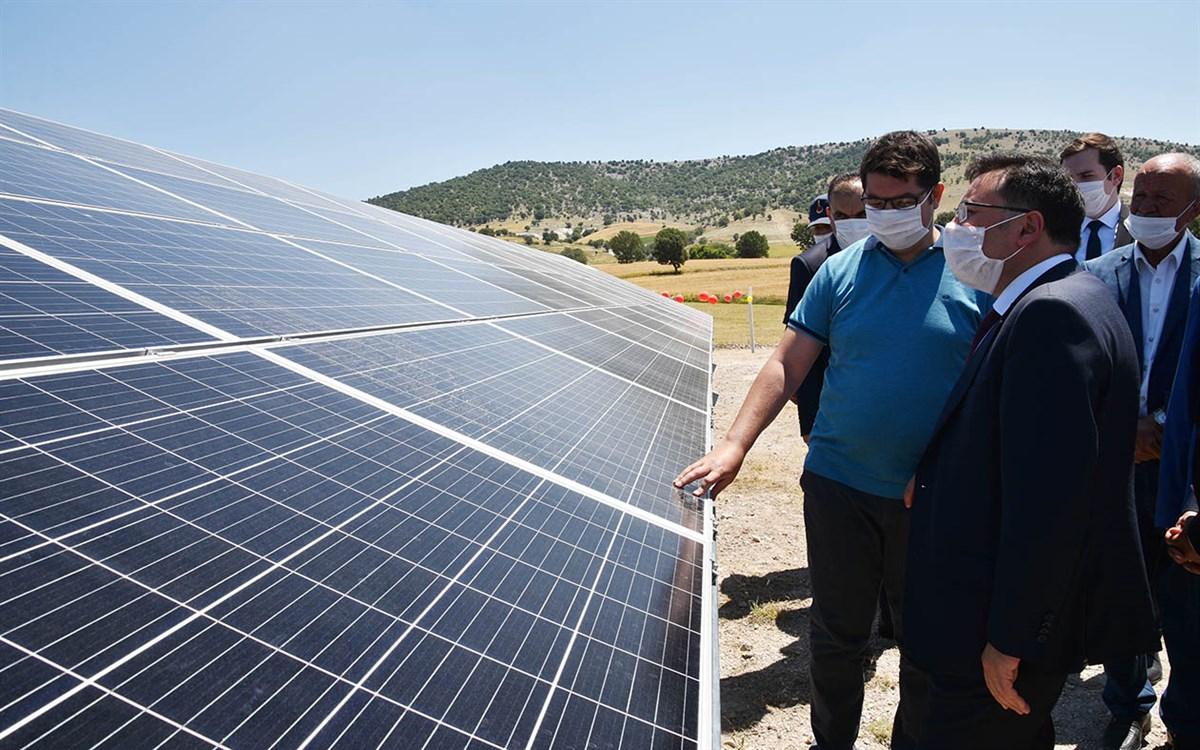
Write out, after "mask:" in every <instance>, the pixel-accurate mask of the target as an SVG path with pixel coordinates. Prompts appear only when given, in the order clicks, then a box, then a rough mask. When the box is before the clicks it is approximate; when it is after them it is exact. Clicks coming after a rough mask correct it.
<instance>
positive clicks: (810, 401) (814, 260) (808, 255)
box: [783, 237, 841, 435]
mask: <svg viewBox="0 0 1200 750" xmlns="http://www.w3.org/2000/svg"><path fill="white" fill-rule="evenodd" d="M840 250H841V247H839V246H838V244H837V237H832V238H830V240H829V248H828V249H827V250H826V249H812V250H805V251H804V252H802V253H799V254H798V255H794V256H792V266H791V276H790V277H789V279H788V298H787V307H785V308H784V314H783V323H784V325H787V322H788V318H790V317H791V316H792V311H793V310H795V309H796V305H798V304H800V299H801V298H802V297H803V296H804V292H805V290H806V289H808V285H809V284H810V283H811V282H812V280H813V277H814V276H816V275H817V270H818V269H820V268H821V266H822V265H823V264H824V263H825V261H826V260H828V258H829V256H830V255H834V254H836V253H838V252H839V251H840ZM828 366H829V348H828V347H826V348H824V349H822V350H821V353H820V354H819V355H818V356H817V359H816V361H815V362H813V364H812V368H811V369H809V371H808V375H807V376H805V378H804V382H802V383H801V384H800V387H799V388H797V389H796V394H795V397H796V411H797V413H798V414H799V417H800V434H801V435H807V434H809V433H810V432H812V429H813V423H815V422H816V420H817V410H818V409H819V408H820V405H821V388H822V386H823V385H824V384H825V369H826V368H827V367H828Z"/></svg>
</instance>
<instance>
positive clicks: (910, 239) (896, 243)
mask: <svg viewBox="0 0 1200 750" xmlns="http://www.w3.org/2000/svg"><path fill="white" fill-rule="evenodd" d="M932 194H933V191H930V192H928V193H926V194H925V197H924V198H922V199H921V201H920V203H918V204H917V205H915V206H913V207H912V208H892V209H887V208H871V207H870V206H867V225H868V226H869V227H870V228H871V234H873V235H875V236H876V237H877V238H878V239H879V241H880V242H882V243H883V244H885V245H887V246H888V248H889V249H892V250H903V249H905V248H909V247H912V246H913V245H914V244H916V242H917V240H919V239H921V238H922V237H924V236H925V235H926V234H928V233H929V226H928V225H927V224H926V223H925V221H924V220H923V219H922V218H921V207H922V206H924V205H925V201H927V200H929V196H930V195H932Z"/></svg>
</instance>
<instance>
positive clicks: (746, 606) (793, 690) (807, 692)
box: [719, 568, 895, 732]
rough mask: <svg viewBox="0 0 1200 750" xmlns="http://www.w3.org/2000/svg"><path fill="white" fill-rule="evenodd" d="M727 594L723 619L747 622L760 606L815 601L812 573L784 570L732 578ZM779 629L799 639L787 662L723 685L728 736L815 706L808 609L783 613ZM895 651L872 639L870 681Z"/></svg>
mask: <svg viewBox="0 0 1200 750" xmlns="http://www.w3.org/2000/svg"><path fill="white" fill-rule="evenodd" d="M721 593H723V594H725V595H726V596H727V597H729V600H728V601H727V602H725V604H723V605H722V606H721V608H720V610H719V614H720V616H721V618H722V619H727V620H731V619H740V618H743V617H746V616H747V615H749V614H750V612H751V610H752V609H753V608H754V607H755V606H756V605H761V604H766V603H769V602H789V601H797V600H803V599H808V598H809V597H810V596H812V592H811V589H810V585H809V579H808V570H807V569H806V568H792V569H790V570H779V571H774V572H771V573H767V574H765V575H761V576H744V575H738V574H734V575H730V576H728V577H727V578H725V579H724V581H722V582H721ZM775 626H776V627H777V628H779V629H780V630H781V631H783V632H784V633H787V634H788V635H790V636H792V637H793V638H795V639H796V640H795V641H793V642H792V643H790V644H788V645H787V646H784V647H783V648H781V649H780V650H779V653H780V657H781V658H779V659H777V660H776V661H774V662H772V663H771V664H770V665H768V666H766V667H764V668H762V669H758V670H755V671H753V672H744V673H742V674H739V675H734V676H731V677H726V678H724V679H722V680H721V729H722V731H726V732H729V731H739V730H743V729H747V728H749V727H752V726H754V725H755V724H757V723H758V722H759V721H760V720H761V719H762V718H763V716H765V715H766V714H767V712H768V711H769V710H771V709H780V708H791V707H793V706H797V705H800V704H808V703H809V702H811V699H812V693H811V688H810V686H809V681H808V664H809V638H808V627H809V608H808V606H807V605H804V606H799V607H795V608H792V609H785V610H782V611H780V612H779V614H778V615H777V616H776V618H775ZM894 646H895V643H894V642H893V641H890V640H884V639H881V638H872V640H871V643H870V645H869V647H868V652H867V654H866V656H865V657H864V660H863V681H864V682H867V681H870V680H871V678H872V677H874V676H875V663H876V661H877V660H878V659H879V655H880V654H882V653H883V652H884V651H885V650H887V649H889V648H892V647H894Z"/></svg>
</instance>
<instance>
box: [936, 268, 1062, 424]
mask: <svg viewBox="0 0 1200 750" xmlns="http://www.w3.org/2000/svg"><path fill="white" fill-rule="evenodd" d="M1078 268H1079V264H1078V263H1076V262H1075V259H1074V258H1073V257H1072V258H1071V259H1070V260H1066V261H1063V262H1062V263H1059V264H1058V265H1056V266H1054V267H1053V268H1051V269H1049V270H1048V271H1046V272H1045V273H1043V274H1042V275H1041V276H1039V277H1037V279H1035V280H1034V282H1033V283H1032V284H1030V285H1029V286H1028V287H1026V288H1025V290H1024V291H1023V292H1021V293H1020V294H1019V295H1017V298H1016V299H1015V300H1013V303H1012V305H1011V306H1010V307H1009V308H1008V312H1007V313H1005V314H1004V315H1003V316H1002V317H1001V318H1000V320H999V321H997V322H996V324H995V325H993V326H992V328H991V330H990V331H988V332H987V333H986V334H984V337H983V338H982V339H980V341H979V344H978V345H977V346H976V347H975V351H973V352H971V354H970V355H969V356H968V357H967V361H966V363H965V364H964V365H963V371H962V374H961V375H959V376H958V381H957V382H956V383H955V384H954V388H953V389H952V390H951V391H950V395H949V396H947V397H946V405H945V406H944V407H942V413H941V416H939V417H938V421H937V426H936V427H934V429H933V436H932V437H931V438H930V445H932V444H933V440H934V438H936V437H937V436H938V435H939V434H940V433H941V431H942V428H943V427H945V426H946V423H947V422H949V421H950V417H952V416H954V413H955V412H956V411H958V407H959V405H960V404H961V403H962V400H963V398H964V397H965V396H966V395H967V391H969V390H970V388H971V384H972V383H974V382H975V377H976V376H977V375H979V370H980V369H981V368H982V367H983V363H984V362H985V361H986V360H987V358H988V355H989V354H990V353H991V350H992V345H993V344H994V343H995V342H996V338H997V337H998V336H999V335H1000V329H1002V328H1004V325H1005V324H1006V323H1007V322H1008V314H1009V313H1011V312H1012V311H1013V309H1014V308H1016V306H1017V305H1018V304H1019V303H1020V302H1021V300H1022V299H1023V298H1024V297H1025V295H1026V294H1029V293H1030V292H1031V291H1033V290H1034V289H1036V288H1037V287H1039V286H1041V285H1042V284H1046V283H1049V282H1051V281H1058V280H1060V279H1065V278H1066V277H1067V276H1070V275H1071V274H1072V273H1074V272H1075V270H1076V269H1078Z"/></svg>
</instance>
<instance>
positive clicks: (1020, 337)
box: [902, 154, 1155, 750]
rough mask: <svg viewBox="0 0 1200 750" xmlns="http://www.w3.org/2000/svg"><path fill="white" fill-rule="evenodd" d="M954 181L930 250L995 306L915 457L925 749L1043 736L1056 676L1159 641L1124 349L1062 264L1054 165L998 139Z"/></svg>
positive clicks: (915, 615) (1049, 731)
mask: <svg viewBox="0 0 1200 750" xmlns="http://www.w3.org/2000/svg"><path fill="white" fill-rule="evenodd" d="M967 178H968V179H969V180H971V184H970V187H969V188H968V190H967V193H966V195H965V196H964V198H963V200H962V203H961V204H960V205H959V208H958V211H957V214H956V217H955V220H954V222H952V223H951V224H950V225H948V226H947V227H946V231H945V234H944V244H945V253H946V263H947V264H948V265H949V267H950V268H951V270H952V271H953V272H954V274H955V275H956V276H957V277H958V278H959V279H960V280H961V281H962V282H963V283H964V284H968V285H970V286H972V287H975V288H976V289H979V290H981V291H985V292H989V293H991V294H993V295H995V302H994V304H993V307H992V311H991V312H990V313H989V314H988V316H987V318H985V320H984V322H983V324H982V325H981V326H980V328H979V331H978V332H977V334H976V336H975V342H974V345H973V348H972V352H971V355H970V357H969V358H968V359H967V363H966V366H965V367H964V369H963V372H962V375H961V377H960V378H959V380H958V383H957V384H956V385H955V387H954V391H953V392H952V393H951V394H950V397H949V399H948V400H947V401H946V404H945V408H944V410H943V412H942V415H941V418H940V419H939V422H938V425H937V426H936V428H935V430H934V432H933V438H932V440H931V441H930V443H929V446H928V448H927V449H926V451H925V454H924V456H923V457H922V459H921V462H920V465H919V468H918V469H917V475H916V480H915V496H914V498H913V520H912V528H911V537H910V540H909V546H908V551H909V556H908V575H907V583H908V588H907V590H906V592H905V609H904V636H905V637H904V640H903V641H902V645H903V647H904V649H905V653H906V655H907V656H908V657H909V658H910V659H911V660H912V661H913V662H914V663H915V664H916V665H917V666H918V667H920V668H922V669H923V670H925V671H926V672H927V673H928V675H929V677H930V682H929V684H930V689H929V693H928V699H929V702H928V705H927V706H925V707H924V714H923V720H922V721H921V729H920V731H919V732H918V735H919V737H920V740H921V744H920V746H921V748H924V749H927V750H950V749H951V748H954V749H961V748H973V749H976V750H990V749H994V750H1018V749H1021V750H1025V749H1029V750H1033V749H1035V748H1036V749H1037V750H1051V749H1052V748H1053V747H1054V724H1053V722H1052V721H1051V719H1050V711H1051V709H1052V708H1053V707H1054V704H1055V703H1056V702H1057V700H1058V696H1059V693H1060V692H1061V690H1062V687H1063V683H1064V682H1065V681H1066V678H1067V674H1068V673H1070V672H1072V671H1077V670H1078V669H1080V668H1081V667H1082V666H1083V665H1084V663H1085V662H1087V661H1093V662H1095V661H1106V660H1109V659H1113V658H1117V657H1121V656H1129V655H1133V654H1144V653H1146V652H1148V651H1150V650H1151V649H1152V648H1153V645H1154V641H1155V627H1154V618H1153V616H1152V614H1151V609H1150V607H1151V605H1150V592H1149V587H1148V584H1147V581H1146V573H1145V569H1144V567H1143V565H1142V559H1141V549H1140V546H1139V544H1138V537H1137V524H1136V520H1135V516H1134V506H1133V496H1132V491H1131V475H1132V472H1133V438H1134V430H1135V427H1136V422H1137V404H1138V380H1139V379H1138V357H1137V352H1136V350H1135V348H1134V343H1133V337H1132V336H1131V335H1130V333H1129V326H1128V325H1127V324H1126V322H1125V320H1124V318H1123V317H1122V315H1121V311H1120V310H1119V309H1118V307H1117V303H1116V302H1115V301H1114V300H1113V299H1112V295H1111V294H1110V293H1109V291H1108V289H1107V288H1105V286H1104V284H1103V283H1101V282H1100V281H1099V280H1098V279H1096V278H1095V277H1094V276H1092V275H1090V274H1086V273H1080V272H1077V271H1078V265H1077V263H1076V262H1075V260H1074V258H1073V257H1072V252H1073V251H1074V249H1075V246H1076V244H1077V241H1078V240H1077V233H1078V228H1079V222H1080V220H1081V218H1082V216H1083V206H1082V203H1081V200H1080V198H1079V193H1078V191H1076V189H1075V187H1074V185H1073V184H1072V182H1071V179H1070V178H1069V177H1068V176H1067V174H1066V173H1065V172H1064V171H1063V170H1062V169H1061V168H1060V167H1059V166H1058V165H1057V164H1055V163H1054V162H1052V161H1050V160H1048V159H1045V158H1042V157H1033V156H1024V155H1019V154H1011V155H1010V154H995V155H989V156H985V157H981V158H980V159H978V160H976V161H975V162H974V163H972V164H971V165H970V167H969V168H968V170H967ZM913 708H914V709H916V708H920V707H918V706H914V707H913ZM913 721H915V720H913ZM913 721H909V720H906V724H911V723H913Z"/></svg>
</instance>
